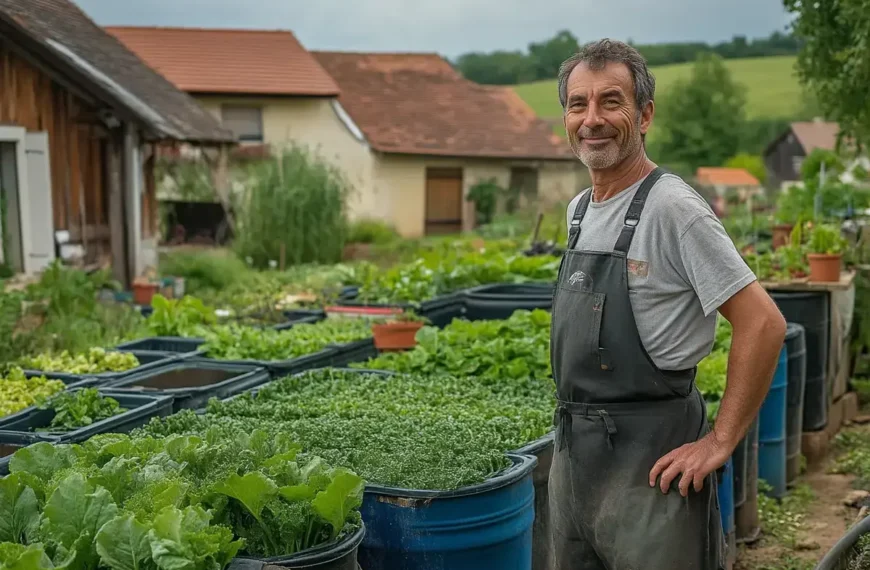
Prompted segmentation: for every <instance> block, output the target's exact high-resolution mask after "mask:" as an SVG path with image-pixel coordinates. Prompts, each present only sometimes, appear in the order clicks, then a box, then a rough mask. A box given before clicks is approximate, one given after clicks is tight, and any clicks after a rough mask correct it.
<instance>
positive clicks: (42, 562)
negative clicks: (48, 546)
mask: <svg viewBox="0 0 870 570" xmlns="http://www.w3.org/2000/svg"><path fill="white" fill-rule="evenodd" d="M54 569H55V565H54V564H52V562H51V559H50V558H49V557H48V556H47V555H46V554H45V550H44V549H43V547H42V545H41V544H31V545H30V546H24V545H21V544H12V543H9V542H4V543H0V570H54Z"/></svg>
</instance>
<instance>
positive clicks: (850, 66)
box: [784, 0, 870, 146]
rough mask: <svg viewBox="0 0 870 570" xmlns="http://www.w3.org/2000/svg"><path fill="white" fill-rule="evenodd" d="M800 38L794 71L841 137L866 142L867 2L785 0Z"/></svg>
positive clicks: (869, 135)
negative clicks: (836, 125) (836, 123)
mask: <svg viewBox="0 0 870 570" xmlns="http://www.w3.org/2000/svg"><path fill="white" fill-rule="evenodd" d="M784 3H785V7H786V9H787V10H788V11H789V12H791V13H792V14H793V15H794V16H795V18H794V20H793V22H792V29H793V31H794V35H795V36H797V38H798V39H799V40H800V41H802V42H803V47H802V49H801V51H800V53H799V55H798V63H797V71H798V76H799V77H800V79H801V81H802V82H803V83H804V84H805V85H806V86H807V87H809V88H810V89H811V90H812V91H813V93H814V94H815V95H816V99H817V100H818V103H819V104H820V105H821V106H822V110H823V111H824V112H825V115H826V116H827V117H829V119H830V120H832V121H836V122H838V123H839V125H840V131H841V135H845V136H847V137H849V138H853V139H854V141H855V143H856V144H858V145H861V146H863V145H866V144H867V142H868V140H870V103H868V98H867V86H868V85H870V0H838V1H836V2H832V1H816V2H812V1H807V0H784Z"/></svg>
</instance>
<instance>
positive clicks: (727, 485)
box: [717, 457, 736, 535]
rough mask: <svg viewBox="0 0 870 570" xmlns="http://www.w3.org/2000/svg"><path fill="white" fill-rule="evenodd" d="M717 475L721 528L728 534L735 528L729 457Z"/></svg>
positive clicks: (731, 461) (732, 463)
mask: <svg viewBox="0 0 870 570" xmlns="http://www.w3.org/2000/svg"><path fill="white" fill-rule="evenodd" d="M718 475H719V477H718V487H717V494H718V496H719V514H720V515H721V517H722V530H723V531H724V532H725V534H726V535H728V534H730V533H732V532H734V530H735V528H736V527H735V524H734V462H733V460H732V459H731V458H730V457H729V458H728V461H727V462H726V463H725V465H724V466H723V468H722V470H721V471H720V472H719V473H718Z"/></svg>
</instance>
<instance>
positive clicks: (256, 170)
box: [235, 146, 351, 267]
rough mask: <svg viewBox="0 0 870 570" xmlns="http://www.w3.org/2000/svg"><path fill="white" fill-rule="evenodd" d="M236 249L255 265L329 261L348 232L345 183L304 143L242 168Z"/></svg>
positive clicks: (336, 255)
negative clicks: (242, 193)
mask: <svg viewBox="0 0 870 570" xmlns="http://www.w3.org/2000/svg"><path fill="white" fill-rule="evenodd" d="M247 174H248V188H247V192H246V195H245V197H244V200H243V203H242V206H241V208H240V212H239V216H238V219H237V222H238V228H237V238H236V242H235V245H236V251H237V253H238V254H239V256H240V257H241V258H242V259H245V260H248V261H249V262H250V263H252V264H253V265H254V266H255V267H268V266H269V263H270V262H278V261H279V259H280V256H281V247H282V245H283V247H284V260H285V263H286V264H287V265H296V264H301V263H335V262H338V261H340V260H341V254H342V249H343V248H344V244H345V241H346V239H347V235H348V219H347V198H348V196H349V194H350V191H351V186H350V184H349V183H348V182H347V181H346V180H345V178H344V176H343V175H342V173H341V172H340V171H339V170H338V169H336V168H335V167H333V166H332V165H330V164H328V163H327V162H325V161H324V160H323V159H321V158H320V157H318V156H316V155H314V154H313V153H311V152H310V151H308V150H307V149H305V148H304V147H299V146H289V147H286V148H283V149H281V150H280V151H276V155H275V156H274V157H273V158H271V159H267V160H263V161H260V162H257V163H254V164H252V165H250V166H249V169H248V172H247Z"/></svg>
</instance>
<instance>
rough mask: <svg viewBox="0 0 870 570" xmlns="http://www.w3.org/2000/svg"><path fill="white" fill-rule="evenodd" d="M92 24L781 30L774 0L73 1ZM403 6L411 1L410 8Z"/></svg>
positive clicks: (309, 39) (511, 41)
mask: <svg viewBox="0 0 870 570" xmlns="http://www.w3.org/2000/svg"><path fill="white" fill-rule="evenodd" d="M74 1H76V2H78V4H79V5H80V6H81V7H82V8H83V9H84V10H85V11H86V12H87V13H88V14H89V15H90V16H91V17H93V18H94V19H95V20H96V21H97V23H99V24H102V25H109V24H114V25H120V24H124V25H162V26H198V27H218V28H227V27H230V28H260V29H287V30H291V31H293V32H295V33H296V35H297V37H298V38H299V39H300V40H301V41H302V43H303V44H305V46H306V47H307V48H309V49H331V50H358V51H435V52H438V53H441V54H443V55H446V56H448V57H454V56H456V55H458V54H460V53H464V52H467V51H492V50H496V49H524V48H525V47H526V45H528V43H529V42H531V41H537V40H541V39H545V38H548V37H550V36H552V35H553V34H554V33H555V32H556V31H558V30H559V29H562V28H567V29H569V30H571V31H572V32H573V33H574V34H575V35H576V36H577V37H578V38H579V39H580V41H581V42H583V41H586V40H591V39H597V38H600V37H605V36H606V37H611V38H616V39H621V40H627V39H632V40H634V41H636V42H643V43H653V42H664V41H699V40H700V41H707V42H717V41H720V40H727V39H730V38H731V37H732V36H733V35H745V36H747V37H749V38H754V37H762V36H767V35H768V34H770V33H771V32H773V31H774V30H784V28H785V25H786V23H787V22H788V16H787V14H786V12H785V10H784V9H783V7H782V1H781V0H729V1H728V2H725V1H723V0H74ZM411 6H413V8H411Z"/></svg>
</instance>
